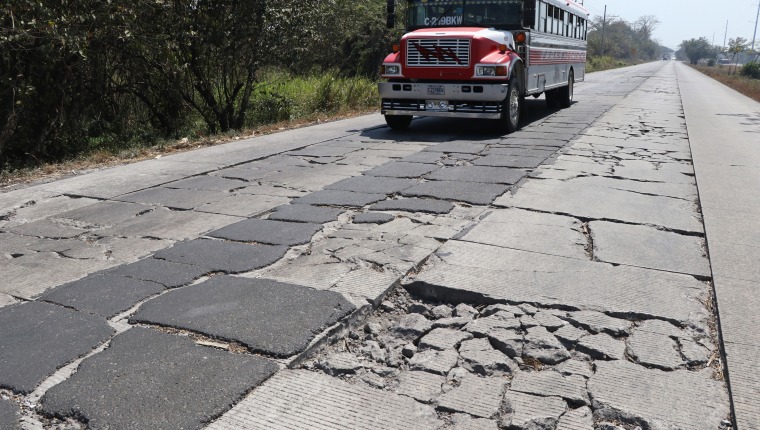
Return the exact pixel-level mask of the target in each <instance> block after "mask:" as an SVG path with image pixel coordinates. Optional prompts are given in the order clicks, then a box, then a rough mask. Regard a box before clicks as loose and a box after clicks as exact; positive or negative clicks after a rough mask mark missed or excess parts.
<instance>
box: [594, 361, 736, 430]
mask: <svg viewBox="0 0 760 430" xmlns="http://www.w3.org/2000/svg"><path fill="white" fill-rule="evenodd" d="M712 372H713V370H712V369H703V370H700V371H688V370H675V371H672V372H665V371H662V370H656V369H647V368H645V367H643V366H638V365H636V364H633V363H630V362H628V361H624V360H619V361H610V362H597V363H596V373H595V374H594V375H593V376H592V377H591V379H589V382H588V390H589V394H590V396H591V398H592V399H593V409H594V417H595V418H597V419H601V420H608V421H618V422H623V423H628V424H633V425H640V426H641V427H643V428H649V429H657V430H659V429H671V428H680V429H693V430H708V429H709V430H714V429H716V428H718V427H719V426H720V423H721V421H722V420H723V419H725V417H726V416H728V414H729V399H728V394H727V392H726V389H725V385H724V382H723V381H717V380H715V379H713V378H712V377H711V375H712Z"/></svg>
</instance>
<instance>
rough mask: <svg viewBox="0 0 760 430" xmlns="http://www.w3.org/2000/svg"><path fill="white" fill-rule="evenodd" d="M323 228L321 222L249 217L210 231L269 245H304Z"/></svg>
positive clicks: (217, 235)
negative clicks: (309, 222)
mask: <svg viewBox="0 0 760 430" xmlns="http://www.w3.org/2000/svg"><path fill="white" fill-rule="evenodd" d="M321 229H322V225H320V224H308V223H302V222H287V221H275V220H271V219H258V218H249V219H245V220H243V221H239V222H236V223H235V224H231V225H228V226H226V227H222V228H220V229H219V230H215V231H212V232H211V233H208V235H209V236H211V237H217V238H220V239H227V240H234V241H237V242H257V243H265V244H268V245H289V246H293V245H303V244H304V243H309V241H311V237H312V236H314V234H315V233H316V232H318V231H319V230H321Z"/></svg>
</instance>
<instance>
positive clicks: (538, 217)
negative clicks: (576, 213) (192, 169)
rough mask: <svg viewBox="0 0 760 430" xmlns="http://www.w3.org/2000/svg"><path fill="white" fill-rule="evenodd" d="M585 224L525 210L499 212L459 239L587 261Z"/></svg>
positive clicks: (575, 220)
mask: <svg viewBox="0 0 760 430" xmlns="http://www.w3.org/2000/svg"><path fill="white" fill-rule="evenodd" d="M582 227H583V225H582V223H581V222H580V221H579V220H577V219H575V218H571V217H566V216H560V215H552V214H544V213H539V212H532V211H526V210H522V209H514V208H511V209H497V210H493V211H492V212H491V213H490V214H489V215H488V216H487V217H485V218H484V219H483V221H481V222H480V223H478V224H477V225H476V226H475V227H474V228H473V229H471V230H469V231H468V232H467V233H466V234H465V235H464V236H462V237H461V238H460V240H463V241H467V242H477V243H482V244H486V245H494V246H500V247H504V248H513V249H520V250H523V251H532V252H539V253H542V254H551V255H559V256H563V257H570V258H578V259H583V260H587V259H589V255H588V253H587V248H588V247H589V242H588V240H587V238H586V236H585V235H584V233H583V229H582Z"/></svg>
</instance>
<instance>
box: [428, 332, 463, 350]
mask: <svg viewBox="0 0 760 430" xmlns="http://www.w3.org/2000/svg"><path fill="white" fill-rule="evenodd" d="M468 339H472V334H470V333H467V332H463V331H460V330H452V329H449V328H436V329H433V330H432V331H431V332H430V333H428V334H426V335H425V336H423V337H422V338H421V339H420V342H419V344H417V346H418V347H419V349H437V350H444V349H450V348H457V347H459V344H460V343H462V341H463V340H468Z"/></svg>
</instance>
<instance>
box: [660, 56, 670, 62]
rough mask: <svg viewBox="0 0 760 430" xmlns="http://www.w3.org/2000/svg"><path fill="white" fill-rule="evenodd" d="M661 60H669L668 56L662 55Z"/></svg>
mask: <svg viewBox="0 0 760 430" xmlns="http://www.w3.org/2000/svg"><path fill="white" fill-rule="evenodd" d="M662 59H663V60H664V61H667V60H670V56H668V55H663V56H662Z"/></svg>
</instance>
